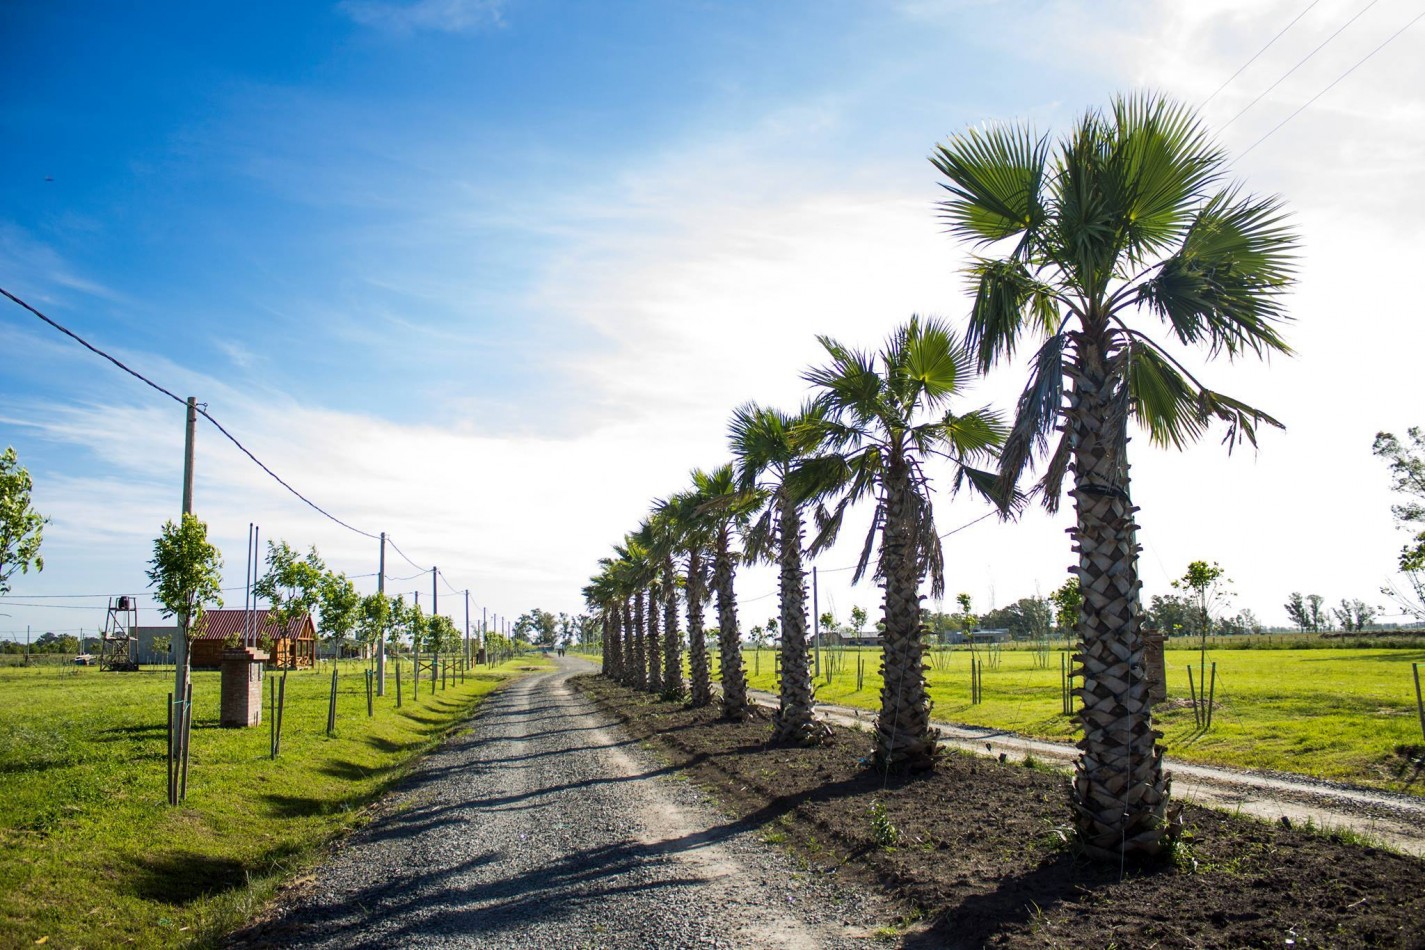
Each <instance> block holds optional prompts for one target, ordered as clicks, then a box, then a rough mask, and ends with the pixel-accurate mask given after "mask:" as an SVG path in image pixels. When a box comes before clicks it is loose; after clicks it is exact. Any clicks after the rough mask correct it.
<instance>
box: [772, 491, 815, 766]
mask: <svg viewBox="0 0 1425 950" xmlns="http://www.w3.org/2000/svg"><path fill="white" fill-rule="evenodd" d="M778 509H779V511H778V515H779V524H778V535H779V537H778V542H779V546H780V551H779V554H780V558H779V560H780V562H781V569H782V572H781V578H780V581H779V593H780V595H781V605H782V685H781V694H780V703H779V706H778V709H777V715H776V716H775V717H774V719H773V721H772V737H773V738H774V739H775V740H776V741H778V742H795V743H805V742H815V741H817V740H818V739H820V738H821V737H822V736H823V735H824V733H823V731H822V727H821V726H820V725H819V724H818V723H817V721H816V711H815V709H814V707H813V705H812V704H813V702H814V701H815V700H814V689H813V687H812V682H811V664H810V662H809V660H808V656H807V590H806V583H805V581H806V576H805V573H804V572H803V571H802V519H801V515H800V514H799V513H798V511H797V506H796V504H795V503H794V502H793V501H792V500H791V499H790V498H788V497H787V496H786V495H785V494H784V495H782V497H781V498H780V499H779V500H778Z"/></svg>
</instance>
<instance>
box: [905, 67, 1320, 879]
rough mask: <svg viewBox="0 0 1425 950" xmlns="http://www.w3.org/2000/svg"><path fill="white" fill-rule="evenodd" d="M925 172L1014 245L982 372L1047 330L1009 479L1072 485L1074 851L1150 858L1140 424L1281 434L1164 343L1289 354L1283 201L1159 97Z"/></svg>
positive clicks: (1163, 807)
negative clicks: (1231, 171) (1264, 429)
mask: <svg viewBox="0 0 1425 950" xmlns="http://www.w3.org/2000/svg"><path fill="white" fill-rule="evenodd" d="M931 160H932V162H933V163H934V164H935V166H936V167H937V168H938V169H939V170H940V171H941V172H942V173H944V175H945V176H946V178H948V179H949V181H948V183H945V187H946V188H947V189H948V190H949V192H950V195H951V197H950V198H949V199H948V200H946V201H945V202H944V203H943V205H942V208H943V210H944V215H945V217H946V219H947V220H948V221H949V223H950V227H951V230H952V231H954V232H955V233H956V234H957V235H959V236H960V237H961V238H964V239H966V240H968V241H970V242H971V243H972V244H975V245H978V246H981V247H984V246H987V245H992V244H1001V243H1003V245H1004V247H1003V250H1004V251H1005V253H1004V255H1003V256H1002V257H978V258H976V259H975V261H974V262H973V264H972V265H971V267H970V275H971V277H972V278H973V280H974V281H975V284H976V289H975V302H974V307H973V310H972V312H971V316H970V330H969V334H968V338H969V341H970V343H971V345H972V346H974V347H976V348H977V351H978V359H979V364H980V366H981V368H982V369H987V368H988V367H990V366H991V365H993V364H994V363H996V362H998V361H999V360H1001V359H1004V358H1008V357H1010V356H1011V355H1012V354H1013V353H1014V352H1015V350H1016V349H1017V348H1018V346H1019V345H1020V343H1021V342H1022V341H1025V340H1026V339H1035V340H1037V339H1040V338H1042V343H1040V344H1039V349H1038V352H1037V354H1036V355H1035V357H1034V361H1033V366H1032V368H1031V370H1030V375H1029V381H1028V385H1027V386H1026V387H1025V389H1024V392H1023V395H1021V396H1020V399H1019V406H1018V412H1017V415H1016V419H1015V423H1014V427H1013V429H1012V431H1011V433H1010V436H1009V438H1008V440H1007V441H1006V443H1005V448H1004V453H1003V455H1002V457H1001V463H1000V487H1001V488H1002V489H1003V488H1005V487H1007V486H1010V485H1013V484H1016V483H1017V481H1018V479H1019V478H1020V477H1021V475H1023V474H1024V473H1025V471H1026V470H1028V469H1029V468H1030V467H1031V465H1032V464H1033V462H1034V460H1035V458H1036V457H1037V458H1045V459H1047V463H1046V465H1045V467H1044V470H1043V474H1042V476H1041V477H1040V478H1039V481H1038V483H1037V485H1036V490H1037V491H1038V492H1039V493H1040V494H1041V495H1042V500H1043V503H1044V505H1045V506H1046V507H1047V508H1048V509H1049V510H1051V511H1052V510H1055V509H1056V508H1057V506H1058V504H1059V497H1060V494H1061V488H1062V483H1063V480H1064V475H1065V473H1066V472H1068V471H1072V472H1073V476H1074V488H1073V490H1072V491H1070V492H1069V495H1070V496H1071V497H1072V498H1073V499H1074V507H1075V513H1076V516H1077V525H1076V527H1075V528H1074V530H1073V532H1072V535H1073V539H1074V550H1075V551H1077V552H1078V555H1079V563H1078V567H1077V568H1075V569H1074V573H1075V574H1076V575H1077V576H1078V580H1079V588H1080V590H1081V591H1082V593H1083V604H1082V607H1081V608H1080V613H1079V622H1078V633H1079V637H1080V640H1081V645H1082V649H1081V651H1080V652H1081V656H1082V663H1083V666H1082V669H1081V671H1080V672H1081V674H1082V676H1083V683H1084V686H1083V688H1082V689H1081V690H1079V696H1080V698H1081V700H1082V704H1083V705H1082V708H1081V710H1080V714H1079V719H1080V722H1081V723H1082V725H1083V729H1084V737H1083V739H1082V740H1081V741H1080V743H1079V748H1080V749H1081V750H1082V752H1083V754H1082V756H1081V757H1080V759H1079V761H1078V764H1077V767H1076V774H1075V778H1074V792H1073V795H1074V806H1075V811H1076V814H1077V823H1078V829H1079V835H1080V839H1081V841H1082V842H1083V844H1084V846H1085V847H1086V849H1087V850H1088V851H1089V852H1090V853H1091V854H1094V855H1098V856H1100V857H1114V858H1118V857H1120V856H1121V855H1123V854H1126V853H1139V854H1154V853H1156V852H1157V851H1158V850H1159V849H1160V848H1161V847H1162V846H1163V843H1164V840H1165V834H1167V833H1168V832H1169V831H1170V829H1169V825H1170V824H1171V822H1170V820H1169V817H1168V811H1167V806H1168V794H1169V787H1170V782H1169V778H1168V777H1167V776H1165V775H1164V773H1163V768H1162V747H1161V746H1159V745H1158V744H1157V741H1156V740H1157V739H1158V738H1159V736H1160V734H1159V733H1157V732H1155V731H1154V729H1153V723H1152V716H1151V710H1150V707H1149V699H1148V687H1147V683H1146V682H1145V675H1144V671H1145V665H1144V646H1143V638H1142V635H1141V631H1140V624H1141V620H1142V607H1141V604H1140V602H1139V586H1140V585H1139V580H1138V566H1137V554H1138V544H1137V541H1136V537H1135V536H1136V532H1137V527H1138V526H1137V524H1135V522H1134V519H1133V514H1134V512H1135V511H1136V510H1137V509H1135V508H1134V507H1133V503H1132V500H1131V498H1130V495H1129V479H1128V456H1127V444H1128V434H1127V422H1128V419H1129V417H1130V416H1131V417H1133V418H1135V419H1136V420H1137V421H1138V424H1139V425H1141V426H1143V427H1144V428H1146V429H1147V430H1148V434H1149V437H1150V438H1151V439H1152V441H1153V442H1155V443H1157V444H1159V445H1163V446H1173V447H1176V448H1180V449H1181V448H1183V447H1185V446H1186V445H1187V444H1188V443H1190V442H1193V441H1195V440H1196V439H1197V438H1198V437H1199V436H1200V435H1201V434H1202V433H1203V431H1204V430H1205V429H1206V428H1207V427H1208V426H1209V425H1210V424H1211V423H1212V422H1213V421H1214V420H1217V421H1221V422H1224V423H1225V424H1226V427H1227V434H1226V438H1225V439H1224V441H1225V442H1226V443H1227V444H1228V445H1229V446H1231V445H1234V444H1238V443H1240V442H1241V441H1242V440H1244V439H1245V440H1247V441H1249V442H1251V443H1252V444H1253V445H1255V444H1256V429H1257V426H1259V425H1263V424H1265V425H1269V426H1275V427H1278V428H1280V426H1281V424H1280V423H1279V422H1277V420H1275V419H1273V418H1272V417H1271V416H1269V415H1267V414H1266V413H1264V412H1262V411H1260V410H1258V409H1254V408H1252V407H1251V406H1248V405H1246V404H1245V403H1243V402H1241V401H1239V400H1237V399H1233V398H1231V397H1229V396H1225V395H1223V394H1221V393H1218V392H1214V391H1212V390H1210V389H1208V388H1207V387H1206V386H1204V385H1203V384H1202V383H1201V382H1200V381H1199V380H1198V378H1197V377H1196V376H1195V375H1194V374H1193V373H1192V372H1190V371H1189V370H1188V369H1187V368H1186V367H1185V366H1184V365H1183V363H1182V361H1181V360H1180V359H1179V357H1177V356H1175V355H1173V353H1172V352H1170V350H1169V347H1168V346H1167V345H1166V342H1165V340H1166V339H1167V338H1176V340H1177V342H1178V343H1180V344H1183V345H1192V344H1196V345H1198V346H1201V347H1204V348H1205V349H1206V350H1207V355H1208V356H1216V355H1218V354H1221V353H1225V354H1226V355H1227V356H1228V357H1229V358H1235V357H1237V356H1241V355H1245V354H1246V353H1248V352H1251V353H1253V354H1255V355H1257V356H1259V357H1261V356H1268V355H1270V354H1271V353H1272V352H1273V351H1275V352H1280V353H1286V352H1289V349H1288V347H1287V345H1286V343H1285V342H1284V341H1283V340H1282V338H1281V337H1280V336H1279V335H1278V328H1279V327H1280V325H1281V324H1282V323H1283V322H1284V321H1286V320H1287V319H1289V318H1288V316H1287V314H1286V312H1285V309H1284V304H1283V300H1282V295H1283V293H1284V291H1286V290H1287V288H1288V287H1289V286H1290V285H1291V283H1292V280H1293V273H1294V256H1295V255H1294V252H1295V248H1296V237H1295V235H1294V233H1293V231H1292V230H1291V229H1290V228H1289V227H1288V225H1287V224H1286V222H1285V215H1284V212H1283V210H1282V205H1281V202H1280V200H1279V199H1277V198H1274V197H1273V198H1260V197H1256V196H1253V195H1249V194H1245V193H1244V192H1243V191H1242V189H1241V187H1240V186H1239V185H1237V184H1233V183H1227V182H1226V156H1225V154H1224V153H1223V152H1222V151H1221V150H1220V149H1219V148H1218V147H1217V146H1216V145H1215V144H1214V143H1213V142H1212V141H1211V139H1210V137H1209V136H1208V134H1207V132H1206V130H1205V129H1204V128H1203V126H1202V124H1201V123H1200V122H1199V121H1198V119H1197V118H1196V116H1195V115H1194V113H1193V112H1192V110H1191V109H1188V108H1186V107H1183V106H1180V105H1177V104H1174V103H1171V102H1168V101H1165V100H1163V99H1160V98H1157V97H1154V96H1147V95H1142V96H1132V97H1120V98H1117V99H1115V100H1114V102H1113V104H1112V107H1111V109H1110V110H1109V111H1108V112H1107V113H1104V112H1099V111H1090V112H1087V113H1086V114H1084V116H1083V117H1082V118H1080V120H1079V121H1078V123H1077V124H1076V125H1075V126H1074V128H1073V129H1072V130H1071V131H1070V133H1069V134H1068V135H1067V136H1066V137H1064V138H1063V139H1061V140H1060V141H1059V142H1057V143H1055V144H1054V145H1053V146H1052V148H1051V145H1050V143H1049V140H1048V138H1047V137H1044V138H1035V137H1034V136H1033V135H1032V134H1031V133H1030V131H1029V130H1028V129H1027V128H1023V127H1014V126H1005V127H993V128H989V129H976V130H971V131H968V132H966V133H964V134H962V135H958V136H955V137H953V138H952V139H950V141H949V142H948V143H947V144H945V145H942V146H940V147H938V148H937V149H936V152H935V154H934V155H933V156H932V157H931ZM1148 315H1152V316H1156V317H1158V318H1159V320H1160V321H1161V322H1160V323H1154V322H1152V321H1148V320H1146V319H1142V318H1144V317H1146V316H1148ZM1155 330H1159V331H1161V333H1159V334H1155V333H1154V331H1155ZM1159 336H1161V337H1163V338H1164V339H1159ZM1066 381H1067V384H1068V385H1067V386H1066V385H1065V383H1066ZM1056 431H1061V432H1062V435H1060V436H1057V437H1055V435H1054V434H1055V432H1056ZM1051 438H1052V439H1056V441H1055V444H1054V445H1053V446H1052V448H1051V446H1050V441H1051Z"/></svg>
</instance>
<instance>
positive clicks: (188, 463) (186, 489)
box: [173, 396, 198, 708]
mask: <svg viewBox="0 0 1425 950" xmlns="http://www.w3.org/2000/svg"><path fill="white" fill-rule="evenodd" d="M197 428H198V397H196V396H189V397H188V419H187V424H186V425H185V426H184V430H183V514H185V515H191V514H192V513H193V436H194V433H195V432H196V431H197ZM175 639H176V642H175V643H174V646H173V664H174V670H173V701H174V702H175V703H178V704H180V705H179V708H182V706H181V704H182V702H183V700H185V699H187V698H188V681H187V678H186V677H185V676H184V673H185V671H186V670H187V668H188V618H187V617H186V616H183V615H181V614H180V615H179V617H178V630H177V637H176V638H175Z"/></svg>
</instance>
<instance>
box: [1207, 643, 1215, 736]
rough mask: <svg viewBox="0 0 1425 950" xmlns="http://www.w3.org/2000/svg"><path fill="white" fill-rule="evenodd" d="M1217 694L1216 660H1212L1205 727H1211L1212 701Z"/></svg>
mask: <svg viewBox="0 0 1425 950" xmlns="http://www.w3.org/2000/svg"><path fill="white" fill-rule="evenodd" d="M1216 695H1217V661H1216V660H1213V661H1212V686H1211V687H1209V688H1208V691H1207V728H1209V729H1211V728H1212V701H1213V698H1214V697H1216Z"/></svg>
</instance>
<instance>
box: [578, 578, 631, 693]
mask: <svg viewBox="0 0 1425 950" xmlns="http://www.w3.org/2000/svg"><path fill="white" fill-rule="evenodd" d="M615 567H616V562H615V561H614V560H613V559H612V558H600V559H599V573H597V574H595V575H594V576H593V577H592V578H591V579H590V580H589V584H588V585H587V586H586V587H584V589H583V592H582V593H583V595H584V602H585V603H586V604H588V606H589V610H590V611H592V612H593V613H595V614H597V615H598V617H599V622H600V624H601V625H602V627H603V641H604V651H603V652H604V664H603V670H602V673H603V675H604V676H607V677H608V678H609V679H612V680H614V681H616V682H617V681H619V680H620V679H622V677H623V642H622V637H621V632H622V631H621V630H620V627H621V624H620V622H619V619H620V618H619V610H618V607H619V602H620V601H619V594H618V587H617V577H616V573H615Z"/></svg>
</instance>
